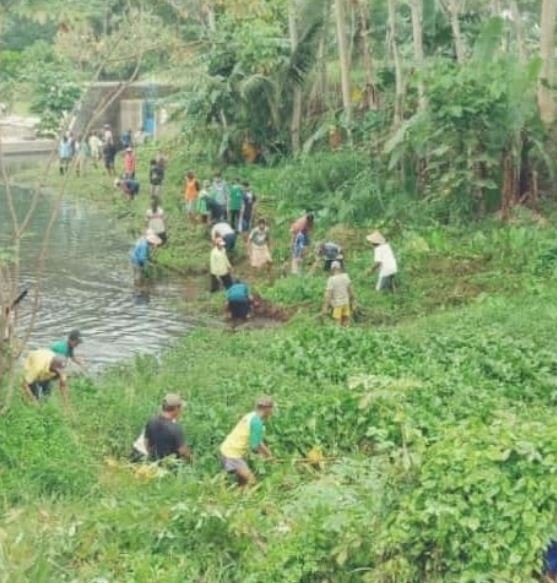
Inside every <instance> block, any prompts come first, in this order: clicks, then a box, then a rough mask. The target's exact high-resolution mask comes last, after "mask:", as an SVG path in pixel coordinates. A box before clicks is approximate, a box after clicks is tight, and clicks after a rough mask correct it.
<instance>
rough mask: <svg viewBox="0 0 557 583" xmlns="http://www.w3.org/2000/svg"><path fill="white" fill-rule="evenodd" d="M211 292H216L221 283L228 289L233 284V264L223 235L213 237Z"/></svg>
mask: <svg viewBox="0 0 557 583" xmlns="http://www.w3.org/2000/svg"><path fill="white" fill-rule="evenodd" d="M210 271H211V292H216V291H218V290H219V289H220V287H221V285H222V286H223V287H224V289H228V288H229V287H230V286H231V285H232V275H231V271H232V266H231V265H230V261H229V260H228V255H227V254H226V245H225V242H224V239H223V238H222V237H215V238H214V239H213V249H212V250H211V257H210Z"/></svg>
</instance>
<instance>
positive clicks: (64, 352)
mask: <svg viewBox="0 0 557 583" xmlns="http://www.w3.org/2000/svg"><path fill="white" fill-rule="evenodd" d="M81 343H82V339H81V334H80V332H79V330H72V331H71V332H70V334H69V336H68V338H67V339H66V340H58V341H57V342H53V343H52V344H51V345H50V350H52V352H54V354H57V355H59V356H63V357H64V358H69V359H70V360H71V361H72V362H73V363H74V364H77V365H78V366H80V367H82V368H83V366H84V364H85V362H84V361H83V359H81V358H78V357H77V356H75V354H74V351H75V349H76V348H77V347H78V346H79V345H80V344H81Z"/></svg>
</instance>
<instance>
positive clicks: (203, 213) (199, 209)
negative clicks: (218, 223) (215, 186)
mask: <svg viewBox="0 0 557 583" xmlns="http://www.w3.org/2000/svg"><path fill="white" fill-rule="evenodd" d="M209 187H210V183H209V181H208V180H204V181H203V187H202V189H201V190H200V191H199V196H198V197H197V205H196V209H195V212H196V214H197V215H198V216H199V217H200V219H201V223H202V224H204V225H206V224H207V223H208V221H209V214H210V211H209V206H208V203H209V200H210V196H209ZM212 202H214V201H212ZM215 204H216V203H215Z"/></svg>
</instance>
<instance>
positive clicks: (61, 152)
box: [58, 136, 72, 175]
mask: <svg viewBox="0 0 557 583" xmlns="http://www.w3.org/2000/svg"><path fill="white" fill-rule="evenodd" d="M58 158H60V174H62V175H64V174H65V173H66V172H67V171H68V166H69V165H70V160H71V159H72V144H71V142H70V140H69V139H68V136H64V137H63V138H62V141H61V142H60V144H59V146H58Z"/></svg>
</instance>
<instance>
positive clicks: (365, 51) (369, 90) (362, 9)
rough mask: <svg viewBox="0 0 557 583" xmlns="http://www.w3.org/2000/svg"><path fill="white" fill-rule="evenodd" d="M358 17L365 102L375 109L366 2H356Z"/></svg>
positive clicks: (360, 0) (358, 0)
mask: <svg viewBox="0 0 557 583" xmlns="http://www.w3.org/2000/svg"><path fill="white" fill-rule="evenodd" d="M357 2H358V10H359V15H360V31H361V36H362V57H363V64H364V74H365V79H366V95H365V97H366V102H367V107H368V108H369V109H377V100H376V95H375V84H374V82H373V57H372V53H371V43H370V42H369V36H370V30H369V12H368V9H369V5H368V2H367V1H366V0H357Z"/></svg>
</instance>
